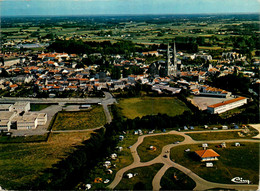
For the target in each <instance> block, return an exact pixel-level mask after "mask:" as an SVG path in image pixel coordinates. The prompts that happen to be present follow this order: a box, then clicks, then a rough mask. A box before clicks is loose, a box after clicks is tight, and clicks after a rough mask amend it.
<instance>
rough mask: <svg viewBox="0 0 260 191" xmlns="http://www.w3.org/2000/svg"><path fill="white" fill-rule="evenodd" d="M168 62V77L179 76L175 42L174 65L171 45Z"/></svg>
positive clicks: (168, 51) (168, 49) (168, 50)
mask: <svg viewBox="0 0 260 191" xmlns="http://www.w3.org/2000/svg"><path fill="white" fill-rule="evenodd" d="M166 59H167V61H166V75H167V76H174V77H176V76H177V72H178V66H177V56H176V45H175V42H174V47H173V63H172V62H171V54H170V45H169V43H168V46H167V58H166Z"/></svg>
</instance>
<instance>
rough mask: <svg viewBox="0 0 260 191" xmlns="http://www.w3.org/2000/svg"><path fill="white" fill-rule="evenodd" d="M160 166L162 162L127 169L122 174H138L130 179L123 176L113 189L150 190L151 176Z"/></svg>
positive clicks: (152, 176)
mask: <svg viewBox="0 0 260 191" xmlns="http://www.w3.org/2000/svg"><path fill="white" fill-rule="evenodd" d="M162 166H163V164H154V165H151V166H146V167H139V168H134V169H131V170H129V171H127V172H126V173H125V174H124V176H125V175H126V174H128V173H133V174H134V173H138V175H137V176H135V177H133V178H131V179H128V178H126V177H123V178H122V180H121V182H120V183H119V184H118V185H117V186H116V187H115V190H152V189H153V187H152V181H153V178H154V176H155V175H156V173H157V172H158V171H159V170H160V168H161V167H162Z"/></svg>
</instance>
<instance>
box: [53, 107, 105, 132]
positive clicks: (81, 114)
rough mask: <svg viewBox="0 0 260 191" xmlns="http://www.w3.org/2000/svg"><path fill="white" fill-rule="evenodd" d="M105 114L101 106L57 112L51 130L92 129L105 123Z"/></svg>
mask: <svg viewBox="0 0 260 191" xmlns="http://www.w3.org/2000/svg"><path fill="white" fill-rule="evenodd" d="M105 123H106V116H105V114H104V111H103V108H102V107H101V106H93V107H92V108H91V109H90V110H88V111H75V112H59V113H58V115H57V117H56V120H55V121H54V123H53V128H52V130H54V131H55V130H80V129H93V128H96V127H100V126H103V125H105Z"/></svg>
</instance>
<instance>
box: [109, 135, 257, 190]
mask: <svg viewBox="0 0 260 191" xmlns="http://www.w3.org/2000/svg"><path fill="white" fill-rule="evenodd" d="M226 131H234V130H219V131H217V132H226ZM198 132H200V133H201V132H209V131H193V132H192V133H198ZM214 132H216V131H214ZM185 133H191V132H177V131H170V132H168V133H158V134H148V135H143V136H140V137H138V140H137V142H136V143H135V144H134V145H132V147H131V148H130V150H131V153H132V156H133V158H134V162H133V163H132V164H131V165H129V166H127V167H125V168H122V169H120V170H119V171H118V172H117V173H116V175H115V178H114V180H113V182H111V184H110V185H109V186H108V188H110V189H114V188H115V187H116V186H117V184H118V183H119V182H120V181H121V179H122V178H123V175H124V173H125V172H127V171H128V170H130V169H133V168H137V167H144V166H150V165H152V164H155V163H162V164H164V166H163V167H162V168H161V169H160V170H159V171H158V172H157V174H156V175H155V176H154V178H153V181H152V185H153V190H156V191H157V190H160V188H161V186H160V182H161V178H162V177H163V175H164V173H165V172H166V171H167V170H168V168H170V167H174V168H177V169H178V170H180V171H182V172H183V173H185V174H186V175H187V176H189V177H190V178H192V179H193V180H194V181H195V182H196V187H195V188H194V190H206V189H211V188H229V189H240V190H241V189H242V190H256V189H257V188H258V185H251V184H249V185H237V184H221V183H214V182H209V181H206V180H204V179H202V178H201V177H199V176H198V175H197V174H195V173H193V172H192V171H191V170H190V169H187V168H186V167H184V166H182V165H179V164H177V163H175V162H173V161H171V160H170V152H169V151H170V150H171V148H173V147H176V146H179V145H187V144H202V143H205V142H207V143H211V144H212V143H214V144H215V143H221V142H226V143H230V142H256V143H260V141H259V140H251V139H231V140H213V141H195V140H193V139H192V138H191V137H190V136H188V135H186V134H185ZM166 134H176V135H181V136H183V137H184V138H185V139H184V141H183V142H181V143H180V144H169V145H166V146H164V147H163V148H162V152H161V154H160V155H159V156H157V157H156V158H155V159H153V160H151V161H148V162H140V157H139V155H138V153H137V147H138V146H139V145H140V144H141V143H142V142H143V139H144V138H145V137H150V136H157V135H166ZM166 151H167V152H166ZM164 155H167V157H166V158H165V157H163V156H164Z"/></svg>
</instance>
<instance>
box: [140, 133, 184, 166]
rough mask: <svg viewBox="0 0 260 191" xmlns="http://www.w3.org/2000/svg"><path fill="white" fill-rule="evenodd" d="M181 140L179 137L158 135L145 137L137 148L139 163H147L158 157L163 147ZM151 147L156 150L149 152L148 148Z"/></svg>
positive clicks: (182, 138)
mask: <svg viewBox="0 0 260 191" xmlns="http://www.w3.org/2000/svg"><path fill="white" fill-rule="evenodd" d="M183 140H184V137H182V136H180V135H158V136H151V137H145V138H144V141H143V143H142V144H140V145H139V146H138V147H137V152H138V155H139V157H140V160H141V162H147V161H150V160H152V159H154V158H155V157H157V156H159V155H160V154H161V152H162V148H163V147H164V146H165V145H168V144H172V143H174V142H176V141H183ZM151 145H152V146H154V147H156V150H150V149H149V147H150V146H151Z"/></svg>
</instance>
